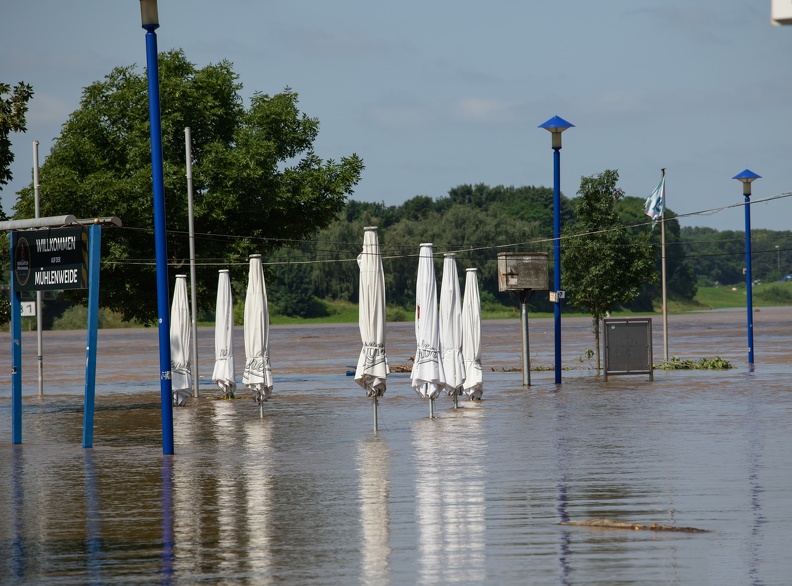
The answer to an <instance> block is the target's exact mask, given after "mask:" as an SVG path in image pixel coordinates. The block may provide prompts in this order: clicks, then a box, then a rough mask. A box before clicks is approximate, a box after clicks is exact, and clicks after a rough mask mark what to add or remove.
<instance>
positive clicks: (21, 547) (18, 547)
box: [3, 446, 25, 578]
mask: <svg viewBox="0 0 792 586" xmlns="http://www.w3.org/2000/svg"><path fill="white" fill-rule="evenodd" d="M11 457H12V460H11V495H12V496H11V505H12V507H13V509H14V514H13V529H12V531H13V534H12V541H11V575H12V576H14V577H15V578H24V576H25V517H24V510H25V489H24V482H23V480H24V476H23V475H24V467H25V457H24V453H23V452H22V446H13V447H12V448H11ZM3 573H4V574H5V572H3Z"/></svg>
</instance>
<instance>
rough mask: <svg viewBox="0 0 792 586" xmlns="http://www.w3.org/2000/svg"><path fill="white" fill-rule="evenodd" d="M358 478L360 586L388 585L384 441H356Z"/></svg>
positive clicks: (387, 478)
mask: <svg viewBox="0 0 792 586" xmlns="http://www.w3.org/2000/svg"><path fill="white" fill-rule="evenodd" d="M357 464H358V472H359V474H360V488H359V494H360V523H361V526H362V534H363V548H362V549H363V551H362V552H361V555H362V560H361V582H362V583H364V584H387V583H388V582H390V578H389V574H390V555H391V547H390V534H391V526H390V525H391V520H390V511H389V506H388V501H389V499H390V487H391V481H390V475H391V466H390V446H389V445H388V442H387V440H385V439H383V438H382V437H380V436H373V437H371V438H368V439H361V440H359V441H358V455H357Z"/></svg>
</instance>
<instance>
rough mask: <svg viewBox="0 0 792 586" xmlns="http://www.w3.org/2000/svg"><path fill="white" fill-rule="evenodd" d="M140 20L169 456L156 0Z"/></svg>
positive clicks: (147, 1)
mask: <svg viewBox="0 0 792 586" xmlns="http://www.w3.org/2000/svg"><path fill="white" fill-rule="evenodd" d="M140 20H141V23H142V26H143V28H144V29H146V70H147V73H148V99H149V125H150V129H151V179H152V183H153V186H154V252H155V255H156V275H157V317H158V319H157V321H158V325H159V354H160V403H161V405H162V453H163V454H165V455H171V454H173V403H172V401H173V398H172V385H171V356H170V315H169V311H170V307H169V306H170V304H169V303H168V297H169V295H168V250H167V242H166V228H165V181H164V178H163V170H162V122H161V119H160V96H159V66H158V64H157V35H156V33H155V32H154V31H155V30H157V29H158V28H159V15H158V14H157V0H140Z"/></svg>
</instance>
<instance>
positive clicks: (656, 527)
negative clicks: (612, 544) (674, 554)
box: [560, 519, 708, 533]
mask: <svg viewBox="0 0 792 586" xmlns="http://www.w3.org/2000/svg"><path fill="white" fill-rule="evenodd" d="M560 524H561V525H571V526H573V527H598V528H601V529H630V530H632V531H676V532H678V533H708V531H707V530H706V529H696V528H695V527H675V526H673V525H661V524H660V523H652V524H651V525H643V524H641V523H627V522H624V521H611V520H610V519H588V520H586V521H562V522H561V523H560Z"/></svg>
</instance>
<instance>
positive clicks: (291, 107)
mask: <svg viewBox="0 0 792 586" xmlns="http://www.w3.org/2000/svg"><path fill="white" fill-rule="evenodd" d="M159 68H160V80H161V82H160V86H161V90H160V94H161V109H162V134H163V136H162V142H163V157H164V177H165V199H166V208H167V212H166V216H167V218H166V224H167V231H168V241H167V246H168V256H169V263H170V264H171V265H175V266H181V265H183V264H184V263H186V262H187V260H188V258H189V239H188V237H187V226H188V218H187V201H186V200H187V187H186V178H185V165H186V162H185V148H184V129H185V127H190V128H191V129H192V154H193V157H194V162H193V163H194V164H193V184H194V191H195V203H194V211H195V231H196V234H198V235H199V237H198V239H197V246H196V257H197V261H198V264H199V266H201V267H202V268H201V269H200V270H199V272H198V282H199V283H200V286H199V291H198V299H200V300H201V305H202V307H206V308H209V307H210V306H212V304H213V303H214V299H215V296H214V294H213V293H214V289H215V287H216V282H217V279H216V275H217V268H218V266H226V263H228V264H231V263H236V264H235V265H232V266H231V270H232V282H245V279H244V273H245V271H246V266H247V265H246V263H245V261H246V260H247V255H248V254H250V253H253V252H257V253H261V254H265V255H266V254H268V253H270V252H272V251H274V250H277V249H278V248H281V247H282V246H284V245H285V244H287V241H289V240H300V239H305V238H310V237H312V236H313V234H314V233H315V231H316V230H317V229H319V228H322V227H324V226H326V225H328V224H329V223H330V222H331V221H332V220H333V219H334V218H335V215H336V213H338V212H339V211H340V210H341V209H343V206H344V203H345V201H346V198H347V196H348V195H349V194H351V193H352V191H353V187H354V186H355V185H356V184H357V182H358V181H359V179H360V174H361V172H362V170H363V162H362V160H361V159H360V158H359V157H358V156H357V155H354V154H352V155H350V156H348V157H342V158H341V159H340V161H339V162H335V161H333V160H327V161H323V160H322V159H320V158H319V157H318V156H317V155H316V154H315V152H314V149H313V143H314V141H315V139H316V137H317V135H318V132H319V121H318V120H317V119H316V118H310V117H308V116H307V115H305V114H302V113H300V112H299V110H298V108H297V101H298V100H297V94H296V93H295V92H293V91H291V90H290V89H289V88H286V89H285V90H284V91H283V92H282V93H279V94H276V95H273V96H270V95H267V94H263V93H255V94H253V97H252V99H251V100H250V105H249V107H247V108H246V107H245V106H244V105H243V100H242V98H241V96H240V91H241V89H242V84H241V83H239V82H238V79H237V75H236V74H235V73H234V71H233V69H232V65H231V63H229V62H227V61H221V62H220V63H217V64H212V65H207V66H205V67H203V68H200V69H199V68H197V67H196V66H195V65H194V64H192V63H190V62H189V61H188V60H187V59H186V57H185V55H184V53H183V52H182V51H178V50H174V51H169V52H165V53H161V54H160V56H159ZM148 120H149V118H148V102H147V78H146V74H145V72H141V71H137V70H136V68H135V67H134V66H130V67H118V68H115V69H114V70H113V71H112V72H111V73H110V74H109V75H107V76H106V77H105V79H104V80H102V81H98V82H95V83H94V84H92V85H90V86H89V87H87V88H85V90H83V96H82V100H81V103H80V108H79V109H78V110H77V111H75V112H74V113H72V114H71V116H70V117H69V119H68V121H67V122H66V124H65V125H64V126H63V130H62V132H61V135H60V136H59V137H58V139H57V140H56V142H55V146H54V147H53V150H52V152H51V154H50V156H49V157H47V159H46V161H45V163H44V165H43V166H42V168H41V174H40V178H41V201H42V205H41V208H42V209H41V213H42V215H44V216H50V215H58V214H75V215H76V216H78V217H97V216H118V217H120V218H121V219H122V221H123V222H124V228H123V229H120V230H118V229H116V230H109V231H107V232H106V234H105V236H103V251H102V262H103V266H102V278H101V282H102V287H101V298H100V303H101V305H102V306H103V307H108V308H110V309H113V310H115V311H119V312H121V313H122V314H123V315H124V317H125V318H127V319H129V318H136V319H138V320H139V321H141V322H151V321H152V320H153V319H154V318H155V315H156V304H155V303H153V302H152V296H151V295H148V294H146V292H147V291H151V290H152V289H153V287H154V283H155V271H154V266H153V263H152V257H153V237H152V234H151V229H152V226H153V211H152V197H151V191H152V188H151V155H150V142H149V124H148ZM15 209H16V210H17V213H18V214H20V215H21V216H29V215H32V211H33V190H32V188H27V189H25V190H22V191H21V192H20V193H19V197H18V200H17V204H16V208H15Z"/></svg>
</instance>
